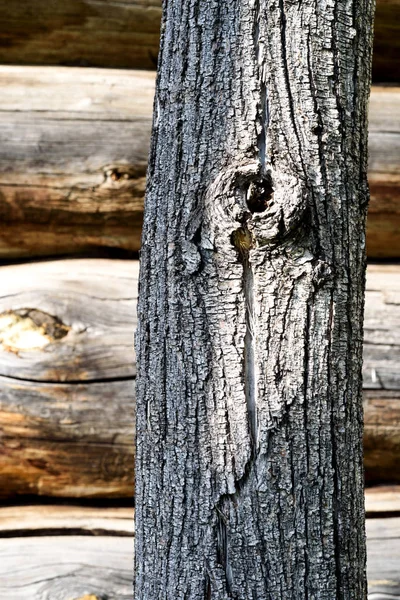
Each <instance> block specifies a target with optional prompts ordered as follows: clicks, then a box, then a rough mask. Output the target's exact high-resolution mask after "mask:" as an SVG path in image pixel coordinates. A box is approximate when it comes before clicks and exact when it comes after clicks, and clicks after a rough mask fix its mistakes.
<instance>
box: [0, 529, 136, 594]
mask: <svg viewBox="0 0 400 600" xmlns="http://www.w3.org/2000/svg"><path fill="white" fill-rule="evenodd" d="M133 549H134V544H133V539H132V538H129V537H117V536H96V537H84V536H60V537H57V536H54V537H53V536H52V537H32V538H25V537H24V538H14V539H2V540H0V597H1V598H4V599H6V598H7V600H28V599H29V600H105V599H107V600H132V558H133Z"/></svg>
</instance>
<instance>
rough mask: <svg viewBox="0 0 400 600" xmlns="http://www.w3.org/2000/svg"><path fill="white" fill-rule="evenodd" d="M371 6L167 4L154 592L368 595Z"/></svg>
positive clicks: (244, 598)
mask: <svg viewBox="0 0 400 600" xmlns="http://www.w3.org/2000/svg"><path fill="white" fill-rule="evenodd" d="M361 4H362V7H361ZM355 14H356V15H357V19H356V18H355V16H354V15H355ZM371 19H372V10H371V8H368V9H367V4H366V2H364V0H362V1H361V0H348V1H347V0H346V3H345V4H343V3H340V1H339V0H333V1H332V2H331V3H328V4H327V3H322V2H320V0H302V1H301V2H300V3H293V2H292V1H291V0H269V1H268V3H267V2H266V1H265V0H255V2H250V1H247V0H243V1H242V2H231V1H229V2H227V3H221V2H220V1H219V0H209V2H207V3H202V2H200V1H199V0H187V2H185V3H182V1H181V0H169V1H168V3H166V4H165V8H164V24H163V42H162V52H161V57H162V58H161V63H160V69H159V76H158V83H157V93H156V102H155V107H156V111H155V118H154V125H153V128H154V130H153V142H152V150H151V156H150V165H149V174H148V188H147V201H146V215H145V222H144V229H143V244H142V259H141V260H142V271H141V288H140V300H139V306H138V317H139V329H138V333H137V338H136V339H137V341H136V344H137V350H138V357H139V359H138V365H139V367H138V385H137V431H138V434H137V482H136V485H137V506H138V509H137V513H136V520H137V524H138V525H137V536H136V597H137V598H138V600H144V599H146V600H183V599H185V600H204V598H205V599H206V600H208V599H209V600H211V599H212V600H249V599H252V600H255V599H258V598H266V599H270V600H272V599H276V598H279V600H317V599H318V600H332V598H335V599H336V600H352V599H353V598H357V600H361V599H362V598H365V593H366V592H365V577H364V572H363V569H364V563H363V561H364V558H365V556H364V550H363V544H364V533H363V507H362V463H361V436H360V431H361V396H360V386H359V373H360V364H361V362H360V361H361V345H360V339H361V334H360V332H361V322H362V285H363V283H362V273H363V269H364V258H363V247H362V244H363V227H364V218H365V205H366V202H367V198H366V195H367V187H366V182H365V177H366V162H365V157H360V156H359V149H360V147H361V146H360V144H361V145H362V141H363V140H365V132H364V130H365V103H366V98H367V86H368V84H367V83H360V81H358V82H357V90H356V89H355V88H356V82H355V79H354V69H358V70H359V72H360V78H361V79H362V81H367V80H368V77H369V65H368V57H367V58H366V59H365V60H364V59H362V60H361V59H359V58H357V56H356V55H357V52H361V49H360V48H358V50H357V51H356V48H355V46H356V45H357V46H360V42H359V40H360V39H361V38H363V39H364V40H365V43H366V44H367V45H368V44H369V43H370V30H369V28H370V23H371ZM355 23H356V25H354V24H355ZM355 26H356V28H358V33H357V36H356V38H354V36H353V33H352V28H353V27H355ZM352 36H353V37H352ZM339 38H340V39H339ZM354 39H356V40H357V41H356V42H355V41H354ZM368 52H369V50H367V54H368ZM362 147H363V148H365V146H362ZM363 151H364V150H363ZM148 406H150V407H151V410H150V411H148V410H147V407H148ZM349 456H352V461H351V464H350V465H349ZM354 523H356V524H357V531H355V529H354Z"/></svg>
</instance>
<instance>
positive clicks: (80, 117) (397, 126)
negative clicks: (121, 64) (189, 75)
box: [0, 66, 400, 258]
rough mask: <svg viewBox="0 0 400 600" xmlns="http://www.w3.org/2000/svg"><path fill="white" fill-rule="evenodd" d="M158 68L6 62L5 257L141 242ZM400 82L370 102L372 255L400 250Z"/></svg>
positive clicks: (0, 118)
mask: <svg viewBox="0 0 400 600" xmlns="http://www.w3.org/2000/svg"><path fill="white" fill-rule="evenodd" d="M154 78H155V76H154V74H153V73H149V72H138V71H136V72H129V71H110V70H99V69H73V68H71V69H63V68H37V67H29V68H21V67H5V66H0V86H1V88H2V94H1V97H0V141H1V148H0V159H1V161H0V162H1V164H0V218H1V219H2V222H4V223H7V227H4V228H3V229H2V231H1V233H0V257H7V258H8V257H18V256H32V255H36V256H37V255H43V254H47V255H51V254H63V253H64V254H68V253H74V252H82V251H87V250H90V249H96V248H98V247H106V248H118V249H123V250H127V251H137V250H138V249H139V247H140V235H141V225H142V216H143V215H142V213H143V194H144V188H145V171H146V167H147V155H148V146H149V139H150V124H151V116H152V105H153V96H154ZM399 114H400V89H399V88H379V87H375V88H374V89H373V92H372V97H371V107H370V131H371V134H370V163H371V168H370V171H369V179H370V185H371V194H372V201H371V205H370V208H369V217H368V222H367V246H368V253H369V255H370V256H371V257H381V256H386V257H389V256H392V257H395V256H397V257H399V256H400V233H399V232H400V208H399V207H400V166H399V165H400V150H399V148H400V142H399V139H400V119H399V118H398V116H397V115H399Z"/></svg>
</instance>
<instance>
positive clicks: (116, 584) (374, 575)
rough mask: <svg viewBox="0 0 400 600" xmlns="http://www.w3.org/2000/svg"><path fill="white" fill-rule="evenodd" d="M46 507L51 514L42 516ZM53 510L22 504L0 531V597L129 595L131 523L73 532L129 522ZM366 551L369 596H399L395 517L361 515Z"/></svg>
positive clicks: (116, 599)
mask: <svg viewBox="0 0 400 600" xmlns="http://www.w3.org/2000/svg"><path fill="white" fill-rule="evenodd" d="M47 509H48V512H49V514H50V515H51V516H46V514H45V512H46V510H47ZM19 510H20V508H19V507H18V508H14V509H0V518H1V521H3V519H4V520H5V522H6V523H7V522H10V520H11V521H14V522H16V518H17V513H18V511H19ZM57 510H59V507H58V508H57V507H36V508H34V507H26V508H24V509H22V510H21V517H22V521H23V524H22V527H20V528H19V529H18V530H14V532H15V534H16V535H18V537H9V535H10V534H11V533H12V530H9V529H8V530H7V529H5V530H3V536H2V531H1V530H0V596H1V597H4V598H12V599H13V600H26V599H27V598H29V599H30V600H47V599H48V598H51V599H52V600H71V599H72V598H73V599H74V600H101V599H102V598H107V600H128V599H129V600H132V570H133V554H134V541H133V535H132V524H130V525H129V526H128V527H126V530H125V531H126V533H127V534H128V535H127V536H126V537H125V536H121V535H112V530H111V529H108V530H107V533H108V535H107V536H104V535H102V536H96V537H90V536H87V535H84V536H83V535H77V531H76V524H77V523H78V524H80V526H83V527H84V532H85V533H88V532H90V531H91V525H90V523H91V522H92V521H95V522H96V523H97V522H102V523H103V524H104V526H107V523H106V522H107V521H111V522H115V521H116V520H118V521H123V523H122V527H124V524H126V525H128V523H129V521H128V520H127V519H121V518H119V517H117V518H116V516H115V510H111V511H110V513H111V514H110V516H109V517H107V515H106V513H107V510H109V509H107V510H104V511H102V514H101V515H99V514H98V511H95V514H93V509H80V508H78V507H76V508H74V509H71V508H69V507H65V508H64V509H62V510H59V514H57ZM80 512H81V514H79V513H80ZM13 513H14V518H13ZM71 513H72V514H71ZM126 516H127V515H126ZM35 521H37V522H38V523H45V524H46V525H47V526H51V525H52V524H54V529H53V530H51V527H50V529H48V530H47V535H46V536H42V537H38V536H37V535H36V536H35V533H37V532H38V528H37V525H36V522H35ZM85 521H86V526H85ZM96 527H97V525H96ZM117 527H120V524H118V525H117ZM43 531H44V530H43ZM60 532H62V533H63V535H59V534H60ZM55 533H56V534H58V535H54V534H55ZM52 534H53V535H52ZM21 535H22V536H23V537H21ZM367 555H368V580H369V596H368V598H369V600H386V599H387V598H391V599H392V600H399V599H400V576H399V569H398V564H399V562H398V561H399V560H400V519H399V518H387V519H382V518H380V519H367Z"/></svg>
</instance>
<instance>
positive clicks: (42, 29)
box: [0, 0, 161, 69]
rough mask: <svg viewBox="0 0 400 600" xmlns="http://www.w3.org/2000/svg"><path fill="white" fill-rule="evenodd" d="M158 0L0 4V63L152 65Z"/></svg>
mask: <svg viewBox="0 0 400 600" xmlns="http://www.w3.org/2000/svg"><path fill="white" fill-rule="evenodd" d="M160 17H161V1H160V0H123V1H120V0H68V2H65V1H64V0H52V1H51V2H49V1H48V0H29V1H27V2H21V1H20V0H11V1H10V2H1V3H0V23H1V29H0V63H7V64H13V63H16V64H18V63H20V64H53V65H77V66H87V65H92V66H97V67H118V68H139V69H154V68H155V66H156V63H157V54H158V45H159V30H160Z"/></svg>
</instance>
